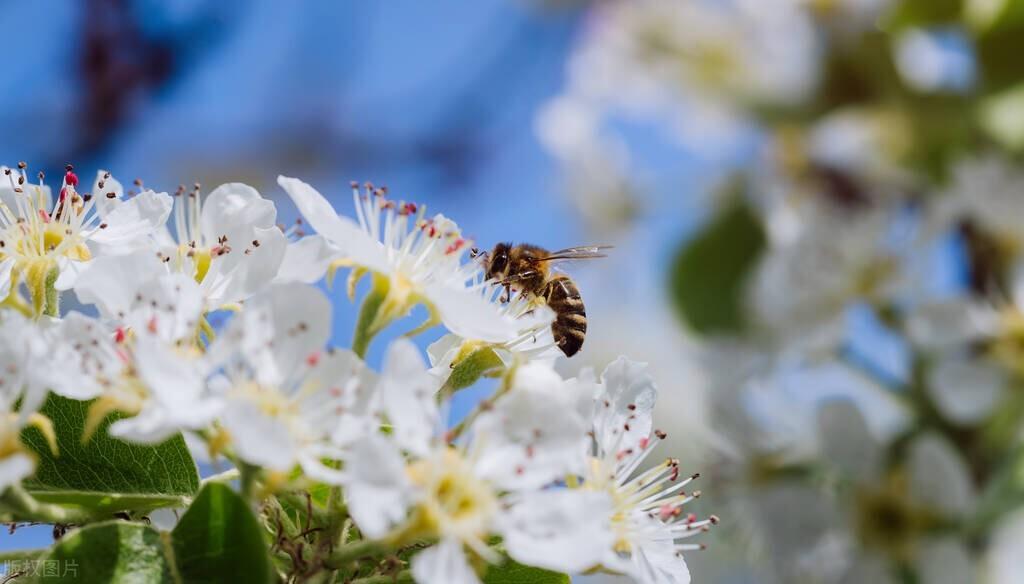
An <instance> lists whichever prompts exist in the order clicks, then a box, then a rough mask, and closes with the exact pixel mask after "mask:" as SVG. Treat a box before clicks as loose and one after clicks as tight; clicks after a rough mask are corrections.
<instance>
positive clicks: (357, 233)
mask: <svg viewBox="0 0 1024 584" xmlns="http://www.w3.org/2000/svg"><path fill="white" fill-rule="evenodd" d="M277 184H279V185H281V188H283V189H284V190H285V192H286V193H288V196H289V197H291V199H292V201H293V202H294V203H295V206H296V207H298V208H299V212H300V213H302V216H303V217H304V218H305V219H306V222H307V223H309V224H310V225H311V226H312V227H313V229H316V232H317V233H319V234H320V235H323V236H324V237H325V238H327V240H328V241H330V242H331V243H332V244H334V245H335V246H337V248H338V250H340V251H341V253H342V254H343V255H344V256H345V257H348V258H351V259H352V261H353V262H354V263H356V264H358V265H361V266H364V267H367V268H369V269H371V270H374V271H377V272H382V273H387V272H389V269H390V268H389V265H388V262H387V257H386V256H385V255H384V250H383V246H381V244H380V242H378V241H376V240H374V239H372V238H371V237H369V236H368V235H367V234H366V232H364V231H363V230H362V229H360V228H359V226H358V225H357V224H356V223H355V222H354V221H352V220H351V219H349V218H348V217H343V216H341V215H338V213H337V212H336V211H335V210H334V208H333V207H331V204H330V203H328V202H327V199H325V198H324V196H323V195H321V194H320V193H319V192H318V191H317V190H316V189H314V188H313V187H311V186H310V185H308V184H306V183H304V182H302V181H301V180H299V179H297V178H288V177H285V176H279V177H277Z"/></svg>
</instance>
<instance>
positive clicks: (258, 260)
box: [202, 227, 288, 307]
mask: <svg viewBox="0 0 1024 584" xmlns="http://www.w3.org/2000/svg"><path fill="white" fill-rule="evenodd" d="M252 241H258V242H259V243H260V245H259V246H258V247H257V246H254V245H252ZM240 245H241V244H240ZM244 245H245V247H244V249H242V248H235V249H234V250H232V251H231V253H230V254H228V255H230V256H235V257H234V261H232V262H226V261H221V260H222V258H215V259H213V260H212V262H211V266H210V271H209V272H208V273H207V274H206V277H205V278H203V283H202V287H203V290H205V291H206V296H207V299H208V301H209V303H210V305H211V307H219V306H221V305H224V304H229V303H235V302H241V301H243V300H247V299H248V298H249V297H251V296H252V295H253V294H256V293H257V292H259V291H261V290H263V289H264V288H266V287H267V286H268V285H270V283H271V282H272V281H273V280H274V278H275V277H276V276H277V272H278V268H280V266H281V261H282V260H283V259H284V256H285V250H286V248H287V246H288V240H287V238H285V236H284V233H281V230H280V229H278V228H277V227H268V228H266V229H262V228H260V229H255V230H253V231H252V235H251V236H250V240H247V241H246V243H245V244H244Z"/></svg>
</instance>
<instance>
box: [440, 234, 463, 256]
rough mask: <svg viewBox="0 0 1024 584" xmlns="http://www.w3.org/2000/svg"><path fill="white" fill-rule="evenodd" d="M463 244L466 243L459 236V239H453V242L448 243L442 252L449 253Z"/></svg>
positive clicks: (455, 250) (457, 249) (460, 247)
mask: <svg viewBox="0 0 1024 584" xmlns="http://www.w3.org/2000/svg"><path fill="white" fill-rule="evenodd" d="M464 245H466V240H465V239H462V238H461V237H460V238H459V239H456V240H455V243H453V244H451V245H449V246H448V248H447V249H445V250H444V253H445V254H446V255H451V254H453V253H455V252H457V251H459V250H460V249H462V246H464Z"/></svg>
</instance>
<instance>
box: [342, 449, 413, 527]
mask: <svg viewBox="0 0 1024 584" xmlns="http://www.w3.org/2000/svg"><path fill="white" fill-rule="evenodd" d="M345 469H346V471H347V472H348V478H347V482H346V485H345V486H346V488H345V496H346V499H347V501H348V508H349V513H351V514H352V519H354V520H355V522H356V525H358V526H359V529H360V530H361V531H362V532H363V533H364V534H366V535H367V536H368V537H371V538H381V537H384V536H385V535H386V534H387V533H388V532H389V531H390V530H391V529H392V528H393V527H395V526H396V525H398V524H400V523H401V522H402V521H404V520H405V518H406V515H407V514H408V511H409V505H410V503H411V501H412V497H413V488H412V485H411V484H410V483H409V479H408V476H407V475H406V473H405V461H404V460H403V459H402V455H401V453H399V452H398V449H397V448H396V447H395V446H394V444H392V443H391V442H390V441H389V440H386V439H385V438H383V437H380V436H375V435H372V434H371V435H368V436H366V438H364V439H363V440H360V441H359V442H357V443H355V444H353V445H352V448H351V451H350V454H349V455H348V456H347V457H346V459H345Z"/></svg>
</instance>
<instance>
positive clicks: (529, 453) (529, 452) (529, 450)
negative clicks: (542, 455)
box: [526, 444, 533, 458]
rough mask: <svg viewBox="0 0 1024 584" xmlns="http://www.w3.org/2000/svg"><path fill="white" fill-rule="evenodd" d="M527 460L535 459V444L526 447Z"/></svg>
mask: <svg viewBox="0 0 1024 584" xmlns="http://www.w3.org/2000/svg"><path fill="white" fill-rule="evenodd" d="M526 458H533V444H528V445H527V446H526Z"/></svg>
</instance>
